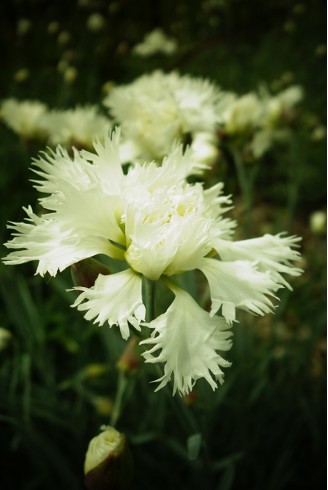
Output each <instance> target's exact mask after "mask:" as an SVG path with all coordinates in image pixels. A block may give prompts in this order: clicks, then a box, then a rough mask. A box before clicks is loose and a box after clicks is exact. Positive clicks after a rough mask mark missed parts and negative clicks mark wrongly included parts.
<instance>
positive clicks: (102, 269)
mask: <svg viewBox="0 0 328 490" xmlns="http://www.w3.org/2000/svg"><path fill="white" fill-rule="evenodd" d="M99 274H102V275H103V276H108V275H109V274H110V270H109V268H108V267H107V266H106V265H104V264H102V263H101V262H99V261H98V260H96V259H85V260H81V261H80V262H76V264H73V265H72V266H71V275H72V280H73V283H74V286H83V287H86V288H91V287H92V286H93V285H94V283H95V282H96V279H97V277H98V276H99Z"/></svg>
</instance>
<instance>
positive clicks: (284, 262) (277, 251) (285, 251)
mask: <svg viewBox="0 0 328 490" xmlns="http://www.w3.org/2000/svg"><path fill="white" fill-rule="evenodd" d="M300 240H301V238H299V237H296V236H286V237H284V236H283V234H282V233H279V234H278V235H275V236H273V235H264V236H263V237H260V238H252V239H250V240H241V241H236V242H227V241H225V240H217V241H216V243H215V248H216V251H217V252H218V254H219V255H220V257H221V259H222V260H224V261H233V260H250V261H252V262H256V263H257V264H258V269H259V270H260V271H262V272H265V271H270V272H271V273H272V276H273V277H274V278H275V280H276V281H277V282H278V284H281V285H283V286H286V287H287V288H289V289H292V288H291V286H290V285H289V284H288V282H287V281H286V280H285V279H284V278H283V276H282V275H281V273H285V274H290V275H291V276H299V275H300V274H301V273H302V270H301V269H298V268H297V267H293V266H292V265H291V261H294V260H299V259H300V254H299V252H297V251H296V250H293V247H297V243H298V242H299V241H300Z"/></svg>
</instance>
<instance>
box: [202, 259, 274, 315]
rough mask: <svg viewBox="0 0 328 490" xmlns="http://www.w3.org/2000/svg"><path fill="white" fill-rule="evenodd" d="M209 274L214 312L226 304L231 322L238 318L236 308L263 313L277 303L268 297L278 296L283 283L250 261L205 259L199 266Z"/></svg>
mask: <svg viewBox="0 0 328 490" xmlns="http://www.w3.org/2000/svg"><path fill="white" fill-rule="evenodd" d="M197 268H198V269H200V270H201V271H202V272H203V273H204V274H205V276H206V278H207V280H208V282H209V285H210V291H211V300H212V309H211V315H214V314H215V313H216V312H217V311H218V310H219V309H220V308H221V307H222V315H223V316H224V318H225V319H226V321H227V322H228V323H232V322H234V321H235V320H236V308H241V309H244V310H247V311H249V312H250V313H255V314H257V315H263V314H264V313H270V312H271V311H272V310H273V308H274V306H273V304H272V302H271V300H270V298H269V297H268V296H271V297H274V294H273V293H274V292H276V291H277V290H278V289H279V288H280V287H281V286H280V285H279V284H278V283H277V282H276V281H275V280H274V278H273V277H272V275H271V274H270V273H269V272H261V271H259V270H258V269H257V267H256V264H254V263H252V262H249V261H242V260H237V261H236V262H221V261H219V260H216V259H210V258H205V259H201V260H200V261H199V263H198V265H197Z"/></svg>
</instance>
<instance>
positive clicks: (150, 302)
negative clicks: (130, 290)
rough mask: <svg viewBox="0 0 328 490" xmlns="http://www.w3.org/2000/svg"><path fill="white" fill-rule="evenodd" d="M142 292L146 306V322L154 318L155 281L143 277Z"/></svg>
mask: <svg viewBox="0 0 328 490" xmlns="http://www.w3.org/2000/svg"><path fill="white" fill-rule="evenodd" d="M144 293H145V306H146V322H151V321H152V320H154V318H155V281H151V280H150V279H147V278H145V277H144Z"/></svg>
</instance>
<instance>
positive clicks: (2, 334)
mask: <svg viewBox="0 0 328 490" xmlns="http://www.w3.org/2000/svg"><path fill="white" fill-rule="evenodd" d="M11 339H12V333H11V332H9V330H7V329H6V328H2V327H0V350H4V349H5V348H6V347H7V346H8V344H9V343H10V341H11Z"/></svg>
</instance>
